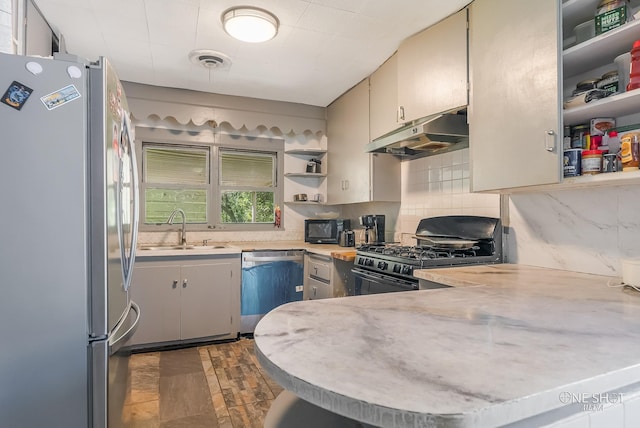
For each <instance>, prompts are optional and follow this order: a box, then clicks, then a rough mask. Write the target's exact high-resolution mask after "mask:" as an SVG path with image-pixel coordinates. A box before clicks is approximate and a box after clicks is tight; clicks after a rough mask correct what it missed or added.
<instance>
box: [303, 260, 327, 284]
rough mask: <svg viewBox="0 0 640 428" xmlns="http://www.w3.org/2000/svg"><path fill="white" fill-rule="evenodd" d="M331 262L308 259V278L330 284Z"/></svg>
mask: <svg viewBox="0 0 640 428" xmlns="http://www.w3.org/2000/svg"><path fill="white" fill-rule="evenodd" d="M331 268H332V265H331V260H329V261H325V260H322V259H315V258H312V257H309V273H308V275H309V277H310V278H314V279H318V280H320V281H324V282H327V283H329V282H331Z"/></svg>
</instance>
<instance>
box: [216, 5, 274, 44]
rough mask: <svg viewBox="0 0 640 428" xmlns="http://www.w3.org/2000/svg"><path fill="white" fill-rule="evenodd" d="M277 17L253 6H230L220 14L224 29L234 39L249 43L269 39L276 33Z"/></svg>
mask: <svg viewBox="0 0 640 428" xmlns="http://www.w3.org/2000/svg"><path fill="white" fill-rule="evenodd" d="M279 24H280V23H279V21H278V18H276V16H275V15H274V14H272V13H271V12H268V11H266V10H264V9H258V8H255V7H246V6H242V7H232V8H231V9H227V10H226V11H225V12H224V13H223V14H222V26H223V27H224V31H226V32H227V34H228V35H230V36H231V37H233V38H234V39H238V40H241V41H243V42H249V43H261V42H266V41H267V40H271V39H273V38H274V37H275V35H276V34H277V33H278V26H279Z"/></svg>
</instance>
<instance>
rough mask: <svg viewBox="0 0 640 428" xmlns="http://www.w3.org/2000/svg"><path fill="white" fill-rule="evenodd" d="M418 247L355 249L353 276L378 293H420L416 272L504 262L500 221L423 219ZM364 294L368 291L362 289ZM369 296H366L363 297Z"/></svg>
mask: <svg viewBox="0 0 640 428" xmlns="http://www.w3.org/2000/svg"><path fill="white" fill-rule="evenodd" d="M415 238H416V241H417V242H416V245H415V246H402V245H397V244H375V243H374V244H365V245H362V246H360V247H358V248H357V249H356V258H355V261H354V268H353V270H352V272H353V273H354V274H355V276H356V290H358V289H359V287H358V284H362V283H363V281H366V284H365V285H367V286H368V288H369V289H370V290H369V292H368V293H369V294H370V293H374V292H376V291H375V290H376V289H378V290H384V291H377V292H385V291H400V290H416V289H418V279H417V278H415V277H414V276H413V272H414V270H416V269H429V268H439V267H449V266H462V265H473V264H490V263H501V262H502V225H501V223H500V220H499V219H497V218H490V217H478V216H444V217H432V218H427V219H422V220H421V221H420V224H419V225H418V228H417V230H416V235H415ZM361 288H362V289H363V290H364V288H365V287H361ZM360 294H367V293H364V292H362V293H360Z"/></svg>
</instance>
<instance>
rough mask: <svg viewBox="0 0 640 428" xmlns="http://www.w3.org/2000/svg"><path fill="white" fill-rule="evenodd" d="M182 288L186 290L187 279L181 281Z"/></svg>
mask: <svg viewBox="0 0 640 428" xmlns="http://www.w3.org/2000/svg"><path fill="white" fill-rule="evenodd" d="M182 288H187V278H185V279H184V281H182Z"/></svg>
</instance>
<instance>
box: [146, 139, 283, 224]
mask: <svg viewBox="0 0 640 428" xmlns="http://www.w3.org/2000/svg"><path fill="white" fill-rule="evenodd" d="M140 134H142V135H144V134H146V132H145V131H142V132H138V137H141V135H140ZM154 134H157V135H154V137H156V138H154V139H156V140H157V141H148V139H147V138H144V137H143V138H142V140H141V141H138V147H139V148H138V151H139V153H140V154H141V162H140V163H141V168H142V169H141V171H142V174H141V183H140V195H141V196H140V199H141V216H140V217H141V218H140V223H141V229H142V230H147V231H152V230H158V229H159V228H161V229H168V228H170V226H168V225H167V224H166V222H167V219H168V218H169V216H170V215H171V212H172V211H173V210H174V209H176V208H181V209H182V210H183V211H184V212H185V215H186V223H187V225H188V228H189V229H190V230H206V229H222V230H271V229H273V223H274V221H275V215H274V211H275V207H276V206H278V205H281V204H282V189H281V187H282V185H281V184H280V183H281V182H282V180H281V177H278V174H279V173H280V174H281V171H282V166H281V164H282V162H283V155H284V153H283V149H284V144H283V142H282V140H274V139H264V138H251V139H249V138H246V137H236V136H234V137H230V136H226V138H224V137H222V138H219V140H220V141H216V142H215V143H214V142H209V143H206V142H203V141H194V142H191V143H189V142H183V141H180V140H181V138H178V139H175V138H174V139H173V141H165V138H157V137H158V135H160V136H164V135H165V134H166V133H165V132H163V131H156V132H154ZM169 139H170V138H169ZM196 140H198V139H196ZM262 140H265V141H262ZM274 141H276V142H275V143H274Z"/></svg>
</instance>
